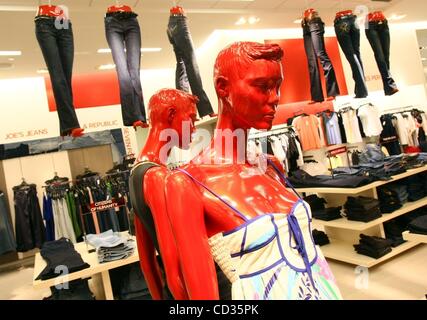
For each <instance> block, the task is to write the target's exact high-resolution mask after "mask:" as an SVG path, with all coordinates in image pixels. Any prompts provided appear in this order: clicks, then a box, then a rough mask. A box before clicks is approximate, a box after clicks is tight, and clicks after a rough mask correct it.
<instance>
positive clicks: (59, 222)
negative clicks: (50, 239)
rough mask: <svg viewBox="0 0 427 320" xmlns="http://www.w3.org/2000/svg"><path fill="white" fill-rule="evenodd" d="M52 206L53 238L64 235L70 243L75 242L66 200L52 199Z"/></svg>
mask: <svg viewBox="0 0 427 320" xmlns="http://www.w3.org/2000/svg"><path fill="white" fill-rule="evenodd" d="M52 207H53V216H54V223H55V239H56V240H58V239H60V238H62V237H64V238H67V239H70V240H71V242H72V243H76V242H77V241H76V235H75V234H74V229H73V223H72V222H71V218H70V214H69V212H68V207H67V202H66V201H65V199H64V198H61V199H55V200H53V201H52Z"/></svg>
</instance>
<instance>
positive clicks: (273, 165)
mask: <svg viewBox="0 0 427 320" xmlns="http://www.w3.org/2000/svg"><path fill="white" fill-rule="evenodd" d="M267 162H268V164H270V165H271V166H272V167H273V169H274V171H276V172H277V174H278V175H279V176H280V177H281V178H282V179H283V180H284V181H285V185H286V186H287V187H289V188H291V189H292V191H293V192H294V193H295V195H296V196H297V197H298V198H300V199H302V197H301V195H300V194H299V193H298V192H297V191H296V190H295V188H294V187H293V185H292V184H291V183H290V182H289V180H288V178H286V176H285V175H284V174H283V172H282V171H280V170H279V168H277V166H276V165H275V164H274V162H273V161H271V160H270V159H267Z"/></svg>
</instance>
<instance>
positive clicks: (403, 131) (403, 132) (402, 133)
mask: <svg viewBox="0 0 427 320" xmlns="http://www.w3.org/2000/svg"><path fill="white" fill-rule="evenodd" d="M394 117H395V120H394V122H393V124H394V127H395V128H396V131H397V135H398V136H399V141H400V144H401V145H403V146H407V145H408V144H409V136H408V133H409V130H408V128H407V125H408V123H407V122H406V121H405V120H404V119H403V116H402V115H401V114H400V113H397V114H395V115H394Z"/></svg>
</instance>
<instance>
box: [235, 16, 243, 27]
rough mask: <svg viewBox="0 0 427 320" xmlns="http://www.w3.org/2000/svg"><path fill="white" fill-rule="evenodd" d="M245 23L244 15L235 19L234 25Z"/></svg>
mask: <svg viewBox="0 0 427 320" xmlns="http://www.w3.org/2000/svg"><path fill="white" fill-rule="evenodd" d="M245 23H246V18H245V17H240V19H239V20H237V21H236V23H234V24H235V25H236V26H241V25H243V24H245Z"/></svg>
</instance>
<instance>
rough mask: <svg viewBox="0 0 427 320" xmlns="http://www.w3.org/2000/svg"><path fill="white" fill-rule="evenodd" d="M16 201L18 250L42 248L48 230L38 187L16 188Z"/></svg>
mask: <svg viewBox="0 0 427 320" xmlns="http://www.w3.org/2000/svg"><path fill="white" fill-rule="evenodd" d="M14 201H15V233H16V245H17V246H16V251H18V252H25V251H28V250H32V249H34V248H35V247H37V248H41V246H42V245H43V243H44V241H45V234H46V230H45V226H44V224H43V218H42V214H41V210H40V204H39V199H38V198H37V191H36V189H35V188H33V187H31V188H30V189H27V190H19V189H18V190H14Z"/></svg>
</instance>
